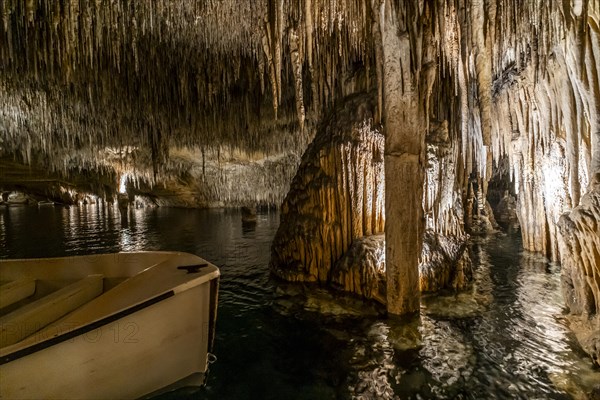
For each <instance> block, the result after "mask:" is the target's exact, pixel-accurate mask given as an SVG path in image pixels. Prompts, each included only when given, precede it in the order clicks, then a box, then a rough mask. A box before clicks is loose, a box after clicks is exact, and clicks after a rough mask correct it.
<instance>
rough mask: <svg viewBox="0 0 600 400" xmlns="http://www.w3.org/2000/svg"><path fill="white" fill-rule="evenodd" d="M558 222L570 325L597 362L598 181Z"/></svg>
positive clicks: (599, 282) (599, 324) (599, 290)
mask: <svg viewBox="0 0 600 400" xmlns="http://www.w3.org/2000/svg"><path fill="white" fill-rule="evenodd" d="M558 225H559V229H560V241H559V243H560V249H561V252H560V254H561V265H562V273H561V276H562V288H563V294H564V298H565V302H566V305H567V307H568V309H569V312H570V313H571V318H570V319H571V328H572V329H573V331H574V332H575V334H576V336H577V339H578V340H579V342H580V344H581V346H582V348H583V349H584V350H585V351H586V352H587V353H588V354H589V355H590V356H591V357H592V359H593V360H594V363H595V364H597V365H600V181H596V182H595V183H594V184H593V186H592V190H591V191H590V192H589V193H587V194H586V195H584V196H583V198H582V199H581V205H580V206H578V207H576V208H575V209H573V210H572V211H571V212H569V213H567V214H564V215H563V216H562V217H561V219H560V221H559V224H558Z"/></svg>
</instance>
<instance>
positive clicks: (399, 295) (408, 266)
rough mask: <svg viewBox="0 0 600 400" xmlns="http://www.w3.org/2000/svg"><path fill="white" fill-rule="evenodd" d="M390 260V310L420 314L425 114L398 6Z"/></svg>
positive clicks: (390, 15) (388, 179) (390, 48)
mask: <svg viewBox="0 0 600 400" xmlns="http://www.w3.org/2000/svg"><path fill="white" fill-rule="evenodd" d="M384 10H385V11H384V16H383V20H382V23H381V27H382V42H383V46H382V47H383V58H384V59H383V88H384V89H383V90H384V91H383V97H384V101H383V117H384V125H385V153H384V165H385V214H386V216H385V236H386V246H385V260H386V278H387V288H386V293H387V310H388V312H389V313H391V314H398V315H401V314H410V313H415V312H417V313H418V312H419V306H420V291H419V268H418V265H419V256H420V255H421V246H422V238H423V231H424V218H423V206H422V203H423V180H424V168H423V159H424V146H425V145H424V142H425V128H426V127H425V126H424V124H423V123H422V121H423V120H424V119H425V115H423V113H422V112H421V110H420V107H419V94H418V91H417V85H416V79H415V75H416V74H414V72H413V66H412V65H411V46H410V37H409V34H408V32H407V30H406V29H405V27H404V26H403V25H405V22H404V21H399V19H398V18H399V17H398V13H397V12H396V10H395V9H394V6H393V3H392V2H387V3H385V4H384Z"/></svg>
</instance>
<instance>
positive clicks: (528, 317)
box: [0, 206, 600, 399]
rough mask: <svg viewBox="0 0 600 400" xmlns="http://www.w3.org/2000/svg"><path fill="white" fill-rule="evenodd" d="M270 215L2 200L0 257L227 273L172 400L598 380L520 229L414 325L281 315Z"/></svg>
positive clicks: (515, 394) (441, 391)
mask: <svg viewBox="0 0 600 400" xmlns="http://www.w3.org/2000/svg"><path fill="white" fill-rule="evenodd" d="M278 222H279V218H278V215H277V214H276V213H264V214H259V215H258V221H257V224H256V226H250V227H248V226H246V227H244V226H242V223H241V216H240V214H239V213H238V212H237V211H221V210H219V211H215V210H185V209H166V208H159V209H140V210H133V211H131V212H130V215H129V218H128V220H127V221H123V220H122V219H121V217H120V215H119V213H118V212H117V211H116V210H112V209H104V208H102V207H98V206H84V207H80V208H77V207H72V208H70V209H65V208H58V207H57V208H54V207H42V208H39V209H38V208H35V207H14V208H13V207H11V208H3V209H2V208H0V258H29V257H49V256H64V255H75V254H89V253H105V252H116V251H134V250H178V251H186V252H191V253H195V254H198V255H200V256H201V257H204V258H206V259H207V260H210V261H212V262H213V263H215V264H216V265H218V266H219V267H220V269H221V273H222V278H221V290H220V299H219V300H220V304H219V315H218V325H217V338H216V343H215V353H216V355H217V357H218V361H217V362H216V363H215V364H214V365H213V366H212V367H211V372H210V376H209V379H208V385H207V387H206V388H204V389H201V390H200V391H199V392H195V393H190V391H187V390H182V391H179V392H178V393H176V394H174V395H171V396H167V397H168V398H199V399H203V398H206V399H250V398H252V399H254V398H256V399H332V398H341V399H345V398H362V399H379V398H402V399H408V398H412V399H427V398H465V399H484V398H502V399H514V398H523V399H535V398H537V399H547V398H551V399H563V398H564V399H568V398H574V397H575V398H576V397H578V396H580V395H581V394H582V393H585V392H586V391H588V390H589V389H590V388H591V387H592V386H593V384H595V383H597V382H600V373H599V372H598V371H593V370H591V369H590V367H589V362H588V361H587V360H586V359H585V358H584V357H583V356H582V355H581V354H579V353H578V352H577V351H576V347H575V346H574V342H573V339H572V337H571V336H570V334H569V333H568V331H567V329H566V328H565V324H564V322H563V319H562V317H561V307H562V306H561V304H562V297H561V294H560V285H559V275H558V273H559V271H558V267H557V266H555V265H552V264H549V263H548V262H547V261H546V260H545V259H542V258H537V257H535V256H532V255H529V254H528V253H524V252H522V251H521V250H520V240H519V238H518V237H517V236H514V235H512V236H506V235H504V236H502V235H497V236H493V237H491V238H488V239H486V240H482V241H479V242H477V243H474V244H473V254H474V257H473V259H474V263H475V264H474V265H475V284H474V287H473V289H472V290H470V291H469V292H467V293H463V294H460V295H449V296H445V297H439V298H425V299H424V306H423V309H422V315H421V317H420V318H419V319H418V320H415V321H411V322H402V321H396V320H393V319H382V318H375V317H356V316H355V317H345V318H339V317H337V318H333V317H320V316H318V315H316V314H314V313H311V312H308V311H307V312H303V313H295V314H293V315H292V316H290V315H284V314H282V313H281V312H279V311H278V310H279V309H280V307H278V306H277V298H276V297H275V296H274V291H275V290H274V289H275V288H274V284H273V283H272V282H271V281H270V280H269V274H268V268H267V265H268V261H269V255H270V250H269V248H270V242H271V240H272V238H273V235H274V234H275V231H276V230H277V226H278Z"/></svg>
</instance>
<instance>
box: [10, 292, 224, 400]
mask: <svg viewBox="0 0 600 400" xmlns="http://www.w3.org/2000/svg"><path fill="white" fill-rule="evenodd" d="M213 285H214V283H213ZM210 297H211V281H208V282H205V283H202V284H201V285H199V286H196V287H193V288H190V289H188V290H186V291H183V292H180V293H177V294H174V293H173V294H172V295H170V296H168V297H164V298H161V299H159V300H157V301H156V302H154V303H153V304H149V305H146V306H144V307H142V308H141V309H139V310H134V311H133V312H132V313H130V314H128V315H124V316H122V317H121V318H118V319H116V320H114V321H110V320H108V321H105V322H106V323H104V324H103V323H102V321H98V322H97V323H96V325H94V326H91V327H88V329H87V331H83V330H82V331H79V333H80V334H79V335H77V336H74V337H69V336H62V335H65V334H68V332H69V329H70V327H69V326H65V327H60V326H59V327H57V328H58V329H64V332H61V335H59V336H58V337H59V338H61V337H62V339H64V340H63V341H62V342H60V343H55V344H53V345H50V346H48V347H46V348H43V349H38V351H35V352H33V353H31V354H27V355H21V356H20V357H18V358H16V359H13V360H10V361H8V362H6V363H4V364H3V365H1V366H0V376H2V384H1V385H0V398H2V399H31V398H45V399H82V398H86V399H109V398H139V397H143V396H144V395H146V394H148V393H152V392H156V391H158V390H160V389H161V388H164V387H166V386H169V385H171V384H173V382H177V381H180V380H182V379H185V378H188V377H190V376H195V377H198V376H202V374H204V373H205V372H206V370H207V365H208V360H207V349H208V348H209V345H210V341H211V326H210V325H211V323H210V318H211V309H210V308H211V299H210ZM138 308H139V307H138ZM79 329H81V328H79ZM76 333H77V332H76ZM71 336H72V335H71ZM39 339H41V340H42V341H41V342H40V343H44V339H46V338H39ZM54 340H55V341H56V338H55V339H54Z"/></svg>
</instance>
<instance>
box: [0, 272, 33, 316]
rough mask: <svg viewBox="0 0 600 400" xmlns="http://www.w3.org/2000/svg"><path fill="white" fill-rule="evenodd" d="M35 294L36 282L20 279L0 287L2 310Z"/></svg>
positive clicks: (0, 306)
mask: <svg viewBox="0 0 600 400" xmlns="http://www.w3.org/2000/svg"><path fill="white" fill-rule="evenodd" d="M33 293H35V280H33V279H19V280H17V281H12V282H8V283H5V284H4V285H2V286H0V309H2V308H4V307H7V306H10V305H11V304H14V303H16V302H17V301H21V300H23V299H25V298H27V297H29V296H31V295H32V294H33Z"/></svg>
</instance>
